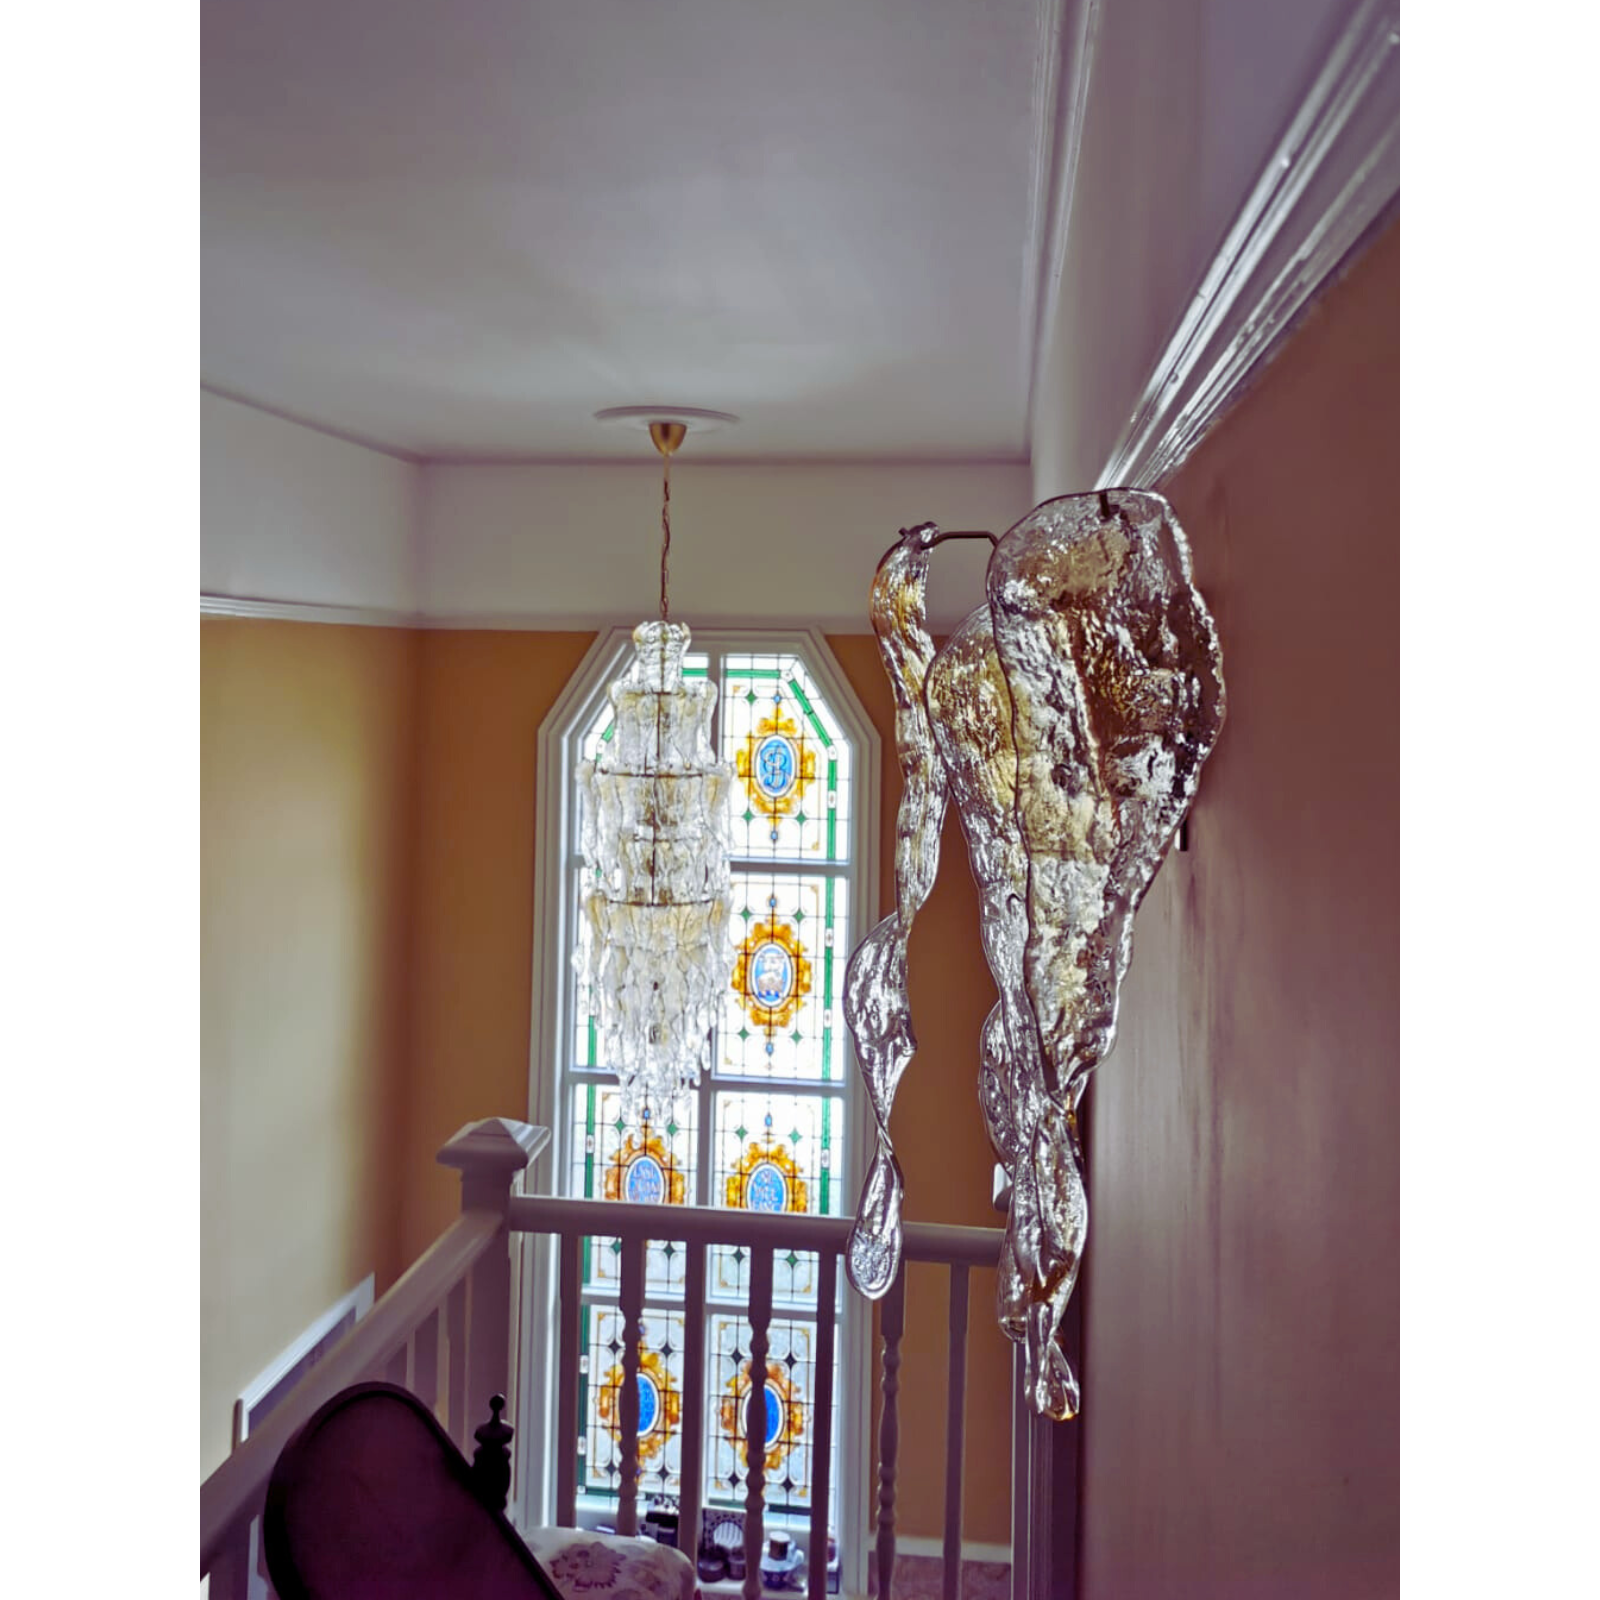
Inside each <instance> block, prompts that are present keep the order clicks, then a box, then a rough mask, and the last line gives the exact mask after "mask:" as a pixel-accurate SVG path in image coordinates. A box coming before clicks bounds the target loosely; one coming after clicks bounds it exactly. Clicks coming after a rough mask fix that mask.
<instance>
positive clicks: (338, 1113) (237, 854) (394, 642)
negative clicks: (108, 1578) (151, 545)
mask: <svg viewBox="0 0 1600 1600" xmlns="http://www.w3.org/2000/svg"><path fill="white" fill-rule="evenodd" d="M417 659H418V640H417V637H416V636H415V635H414V634H411V633H408V632H402V631H398V630H390V629H379V628H345V627H320V626H307V625H303V624H290V623H274V622H254V621H250V622H247V621H234V620H221V619H214V620H207V621H205V622H203V623H202V625H201V632H200V660H201V828H202V832H201V941H202V957H201V1058H200V1059H201V1098H200V1115H201V1174H200V1181H201V1212H200V1215H201V1312H200V1315H201V1367H200V1402H201V1408H200V1471H201V1475H202V1477H203V1476H204V1475H205V1474H207V1473H208V1472H210V1471H211V1470H212V1468H214V1467H215V1466H216V1465H217V1463H218V1462H219V1461H220V1460H221V1459H222V1458H223V1457H224V1456H225V1455H226V1454H227V1452H228V1449H229V1446H230V1442H231V1426H232V1407H233V1401H234V1398H235V1396H236V1395H237V1394H238V1392H239V1390H240V1388H241V1387H242V1386H243V1385H244V1384H246V1383H248V1382H249V1381H250V1380H251V1379H253V1378H254V1377H255V1376H256V1375H257V1373H258V1372H260V1371H261V1369H262V1368H263V1367H264V1366H265V1365H266V1364H267V1363H268V1362H270V1361H271V1360H272V1359H273V1358H274V1357H275V1356H277V1355H278V1353H279V1352H280V1351H281V1350H282V1349H283V1348H284V1347H285V1346H286V1345H288V1344H289V1343H290V1341H292V1340H293V1339H295V1338H296V1337H297V1336H298V1335H299V1334H300V1333H301V1332H302V1331H303V1330H304V1329H305V1328H306V1327H307V1326H308V1325H309V1324H310V1323H311V1322H312V1321H314V1320H315V1318H316V1317H317V1316H318V1315H319V1314H320V1313H321V1312H323V1311H325V1310H326V1309H327V1308H328V1307H329V1306H330V1305H331V1304H332V1303H333V1302H334V1301H336V1300H337V1299H338V1298H339V1297H340V1296H341V1295H343V1294H345V1293H346V1292H347V1291H348V1290H350V1289H351V1288H353V1287H354V1286H355V1285H356V1284H357V1283H358V1282H359V1281H360V1280H361V1279H362V1278H363V1277H364V1276H365V1275H366V1274H367V1273H368V1272H374V1273H375V1274H376V1276H377V1292H378V1293H380V1294H381V1293H382V1292H383V1290H384V1289H385V1287H386V1286H387V1284H388V1282H389V1281H390V1280H391V1279H392V1278H393V1277H394V1276H395V1273H396V1270H397V1267H398V1265H399V1261H400V1257H399V1253H398V1252H399V1219H398V1215H397V1208H396V1196H397V1192H398V1191H397V1181H398V1179H399V1176H400V1173H401V1170H402V1169H401V1168H400V1167H399V1165H398V1164H397V1162H396V1160H395V1153H396V1150H397V1148H398V1144H399V1137H398V1135H399V1127H400V1121H401V1113H402V1109H403V1106H404V1103H405V1066H406V1061H407V1055H408V1041H407V1031H408V1019H407V1011H406V972H407V961H408V951H407V948H406V940H405V931H406V927H407V922H408V918H409V907H408V884H409V878H410V863H409V860H408V850H409V839H410V833H411V828H410V806H411V802H410V794H411V788H412V772H411V764H412V739H411V730H410V709H411V704H412V699H413V696H414V691H415V673H416V665H417Z"/></svg>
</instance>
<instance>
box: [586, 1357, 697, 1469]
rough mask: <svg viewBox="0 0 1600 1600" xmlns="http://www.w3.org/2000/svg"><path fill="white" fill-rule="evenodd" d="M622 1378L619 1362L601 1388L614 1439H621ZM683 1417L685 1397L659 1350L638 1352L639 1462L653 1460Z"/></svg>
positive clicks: (606, 1420)
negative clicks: (680, 1392)
mask: <svg viewBox="0 0 1600 1600" xmlns="http://www.w3.org/2000/svg"><path fill="white" fill-rule="evenodd" d="M622 1380H623V1373H622V1368H621V1366H620V1365H618V1366H615V1367H613V1368H612V1369H611V1370H610V1372H608V1373H607V1374H606V1381H605V1382H604V1384H602V1385H601V1388H600V1420H601V1421H602V1422H603V1423H604V1424H605V1426H606V1430H607V1431H608V1432H609V1433H610V1435H611V1437H612V1438H613V1439H616V1440H618V1441H619V1442H620V1441H621V1438H622ZM682 1417H683V1397H682V1395H680V1394H679V1393H678V1389H677V1385H676V1384H674V1383H673V1381H672V1374H671V1373H670V1372H668V1371H667V1363H666V1361H665V1359H664V1358H663V1357H662V1354H661V1352H660V1351H659V1350H640V1352H639V1465H640V1466H641V1467H642V1466H643V1465H644V1464H645V1463H646V1462H647V1461H653V1460H654V1459H655V1458H656V1457H657V1456H658V1455H660V1454H661V1452H662V1451H663V1450H665V1449H666V1447H667V1441H668V1440H669V1439H670V1438H671V1437H672V1436H673V1434H675V1433H676V1432H677V1431H678V1424H679V1422H680V1421H681V1419H682Z"/></svg>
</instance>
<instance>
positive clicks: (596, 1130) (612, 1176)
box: [567, 1082, 699, 1294]
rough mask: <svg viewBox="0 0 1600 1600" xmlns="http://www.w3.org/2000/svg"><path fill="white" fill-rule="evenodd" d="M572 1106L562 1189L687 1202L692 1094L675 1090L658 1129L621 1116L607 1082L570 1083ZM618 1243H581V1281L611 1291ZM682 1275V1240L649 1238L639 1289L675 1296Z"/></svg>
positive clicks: (617, 1094) (618, 1270)
mask: <svg viewBox="0 0 1600 1600" xmlns="http://www.w3.org/2000/svg"><path fill="white" fill-rule="evenodd" d="M572 1107H573V1115H572V1137H571V1139H570V1140H569V1141H568V1146H567V1147H568V1149H569V1150H570V1151H571V1161H572V1170H571V1174H570V1176H569V1179H568V1186H567V1193H568V1194H574V1195H581V1196H582V1197H583V1198H584V1199H585V1200H626V1201H630V1202H632V1203H633V1204H635V1205H669V1206H671V1205H675V1206H681V1205H693V1204H694V1201H695V1129H696V1124H697V1120H698V1116H699V1111H698V1101H697V1100H696V1098H695V1096H693V1095H683V1096H681V1097H680V1098H679V1101H678V1105H677V1109H676V1110H675V1111H674V1113H673V1115H672V1116H671V1117H670V1118H669V1119H668V1121H667V1122H665V1123H664V1124H662V1125H661V1126H660V1127H657V1126H655V1125H653V1124H649V1123H638V1122H629V1121H628V1120H627V1119H626V1118H625V1117H624V1116H623V1115H622V1095H621V1091H620V1090H618V1089H617V1087H616V1086H615V1085H614V1084H606V1083H594V1082H589V1083H583V1082H579V1083H576V1084H574V1085H573V1089H572ZM621 1248H622V1247H621V1245H620V1244H619V1243H618V1242H617V1240H615V1239H590V1240H588V1241H587V1248H586V1249H585V1250H584V1253H583V1281H584V1285H585V1287H587V1288H591V1289H599V1290H604V1291H608V1292H612V1293H614V1292H615V1291H616V1290H617V1289H618V1287H619V1286H620V1283H621V1274H622V1265H621ZM683 1277H684V1253H683V1246H682V1245H681V1244H675V1243H673V1242H672V1241H671V1240H667V1241H665V1242H662V1241H656V1240H652V1241H651V1243H650V1244H649V1246H648V1247H647V1248H646V1250H645V1292H646V1293H647V1294H659V1293H663V1292H665V1293H669V1294H681V1293H682V1291H683Z"/></svg>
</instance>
